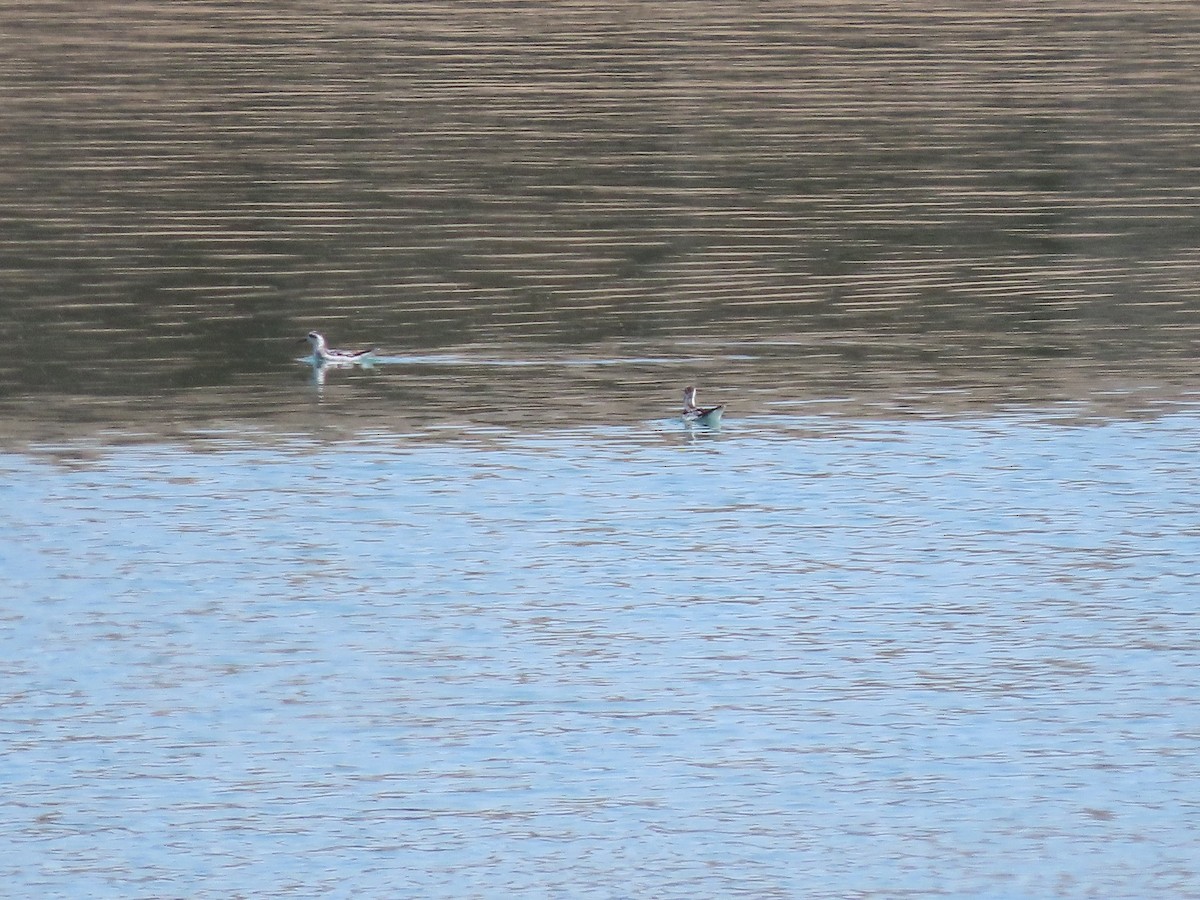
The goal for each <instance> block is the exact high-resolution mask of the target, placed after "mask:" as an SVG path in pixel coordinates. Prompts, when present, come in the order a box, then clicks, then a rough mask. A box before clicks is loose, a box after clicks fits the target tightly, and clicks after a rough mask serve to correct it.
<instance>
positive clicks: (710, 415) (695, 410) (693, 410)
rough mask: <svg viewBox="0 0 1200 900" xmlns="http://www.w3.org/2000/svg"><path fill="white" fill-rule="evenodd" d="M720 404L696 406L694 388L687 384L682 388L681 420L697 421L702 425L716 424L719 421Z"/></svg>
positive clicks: (721, 409)
mask: <svg viewBox="0 0 1200 900" xmlns="http://www.w3.org/2000/svg"><path fill="white" fill-rule="evenodd" d="M723 412H725V407H724V405H722V406H707V407H705V406H697V405H696V389H695V388H694V387H692V386H691V385H688V386H687V387H685V388H684V389H683V421H685V422H699V423H700V424H702V425H716V424H717V423H718V422H720V421H721V413H723Z"/></svg>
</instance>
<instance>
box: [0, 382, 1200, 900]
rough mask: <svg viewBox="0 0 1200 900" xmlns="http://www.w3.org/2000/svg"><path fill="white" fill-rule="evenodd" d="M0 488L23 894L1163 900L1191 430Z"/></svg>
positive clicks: (1194, 881) (612, 454) (317, 460)
mask: <svg viewBox="0 0 1200 900" xmlns="http://www.w3.org/2000/svg"><path fill="white" fill-rule="evenodd" d="M1077 413H1078V410H1077V409H1076V408H1074V407H1067V406H1063V407H1055V408H1049V409H1042V410H1037V409H1014V410H1012V411H1009V412H1005V411H997V412H993V413H990V414H986V413H981V414H978V415H971V416H962V417H951V416H941V417H939V416H932V415H909V416H896V417H892V418H870V417H865V416H860V417H853V416H835V415H829V416H826V415H802V416H801V415H791V414H788V415H755V416H744V417H741V418H738V417H735V416H731V418H730V421H729V422H728V424H727V425H726V426H725V428H724V429H723V430H721V431H719V432H708V431H687V430H685V429H684V428H683V427H682V426H681V425H679V424H677V423H676V422H674V421H668V420H656V419H651V420H648V421H643V422H637V421H632V422H629V423H628V424H614V425H597V426H579V427H566V428H561V429H557V430H556V429H540V430H539V429H516V428H507V429H506V428H503V427H496V428H486V429H485V428H480V429H476V430H475V431H462V430H459V431H454V432H451V433H447V434H446V435H445V436H444V437H438V436H437V435H436V434H434V435H429V434H426V435H423V436H412V435H404V434H399V433H394V432H389V431H387V430H377V431H370V430H359V431H357V432H354V433H348V434H342V435H341V436H339V437H337V438H336V439H324V438H322V437H320V435H319V434H318V433H317V432H312V433H309V434H296V435H293V436H282V437H281V436H279V435H277V434H275V435H272V434H267V433H265V432H264V433H262V434H256V433H253V432H251V433H249V434H237V433H233V432H229V433H220V432H211V433H208V434H206V435H203V436H193V437H192V438H191V439H189V440H180V441H176V442H172V441H167V440H164V439H162V438H161V437H160V438H152V439H140V442H139V439H136V438H125V437H122V436H121V435H118V434H109V435H100V436H97V437H96V438H94V439H92V440H84V439H79V440H76V441H65V442H63V443H61V444H58V445H56V446H50V445H40V446H39V445H32V446H30V447H28V448H27V449H26V451H25V452H17V451H16V450H10V451H8V452H5V453H4V454H3V455H2V456H0V505H2V506H3V509H4V510H5V528H4V530H3V532H0V596H2V597H3V603H2V607H0V615H2V619H0V624H2V627H0V666H2V673H3V680H2V682H0V684H2V685H3V696H2V699H3V702H2V704H0V734H2V735H3V753H0V776H2V779H3V784H4V786H5V789H4V795H3V800H2V801H0V803H2V806H3V816H2V817H0V821H2V822H3V824H2V825H0V832H2V840H0V879H2V880H3V884H4V885H5V893H6V894H8V895H10V896H30V897H32V896H37V897H88V896H94V897H168V896H169V897H176V896H177V897H230V896H272V897H283V896H294V897H311V896H344V897H398V896H404V897H490V896H504V895H514V894H515V895H521V896H562V897H567V896H571V897H574V896H581V897H632V896H642V897H650V896H653V897H704V896H711V897H722V896H747V897H897V896H920V897H930V896H949V897H1049V896H1055V897H1095V896H1103V897H1131V898H1132V897H1138V898H1147V897H1172V898H1175V897H1184V896H1196V895H1197V891H1198V890H1200V888H1198V885H1200V860H1198V856H1197V852H1196V847H1197V846H1198V842H1200V826H1198V825H1197V822H1198V821H1200V792H1198V791H1197V789H1196V785H1197V783H1200V754H1198V753H1197V749H1198V747H1197V743H1198V739H1200V620H1198V618H1197V612H1196V610H1197V596H1198V591H1197V585H1198V583H1200V578H1198V574H1200V573H1198V568H1200V564H1198V563H1197V559H1200V507H1198V505H1197V502H1196V498H1197V497H1198V496H1200V474H1198V470H1197V466H1196V451H1197V446H1198V441H1197V438H1196V435H1197V434H1198V433H1200V414H1198V413H1197V411H1196V409H1195V408H1194V407H1189V406H1188V405H1186V404H1179V406H1178V407H1177V409H1176V411H1173V412H1172V411H1166V412H1160V413H1157V414H1155V415H1153V416H1150V417H1146V418H1143V419H1133V418H1124V419H1117V418H1113V419H1110V418H1085V417H1083V416H1080V415H1078V414H1077Z"/></svg>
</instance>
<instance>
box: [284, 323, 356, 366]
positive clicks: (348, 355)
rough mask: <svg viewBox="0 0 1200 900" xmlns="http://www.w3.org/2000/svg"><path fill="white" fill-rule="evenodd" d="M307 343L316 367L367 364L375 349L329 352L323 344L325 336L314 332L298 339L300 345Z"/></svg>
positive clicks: (325, 344)
mask: <svg viewBox="0 0 1200 900" xmlns="http://www.w3.org/2000/svg"><path fill="white" fill-rule="evenodd" d="M305 341H308V343H309V345H310V346H311V347H312V351H313V361H314V362H315V363H317V364H318V365H324V364H327V363H332V364H334V365H337V364H342V365H347V364H349V365H353V364H354V363H364V362H368V361H369V360H370V358H371V357H372V356H373V355H374V353H375V348H374V347H372V348H371V349H369V350H331V349H330V348H329V345H328V344H327V343H325V336H324V335H323V334H321V333H319V332H316V331H310V332H309V333H308V335H307V336H306V337H302V338H300V341H299V342H300V343H301V344H303V343H304V342H305Z"/></svg>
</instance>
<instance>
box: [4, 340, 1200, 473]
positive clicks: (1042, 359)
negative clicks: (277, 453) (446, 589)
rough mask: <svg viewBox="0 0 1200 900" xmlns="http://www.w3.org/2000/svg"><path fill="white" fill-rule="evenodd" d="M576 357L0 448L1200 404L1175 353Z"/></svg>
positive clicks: (1124, 415)
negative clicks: (701, 417) (694, 414)
mask: <svg viewBox="0 0 1200 900" xmlns="http://www.w3.org/2000/svg"><path fill="white" fill-rule="evenodd" d="M584 349H585V348H571V349H570V350H564V351H562V352H561V353H558V354H554V355H550V354H541V355H538V356H532V355H531V356H528V357H526V358H524V359H521V358H519V357H518V356H517V355H516V354H515V353H513V352H512V350H511V348H510V349H509V351H508V352H509V356H508V357H505V355H504V351H503V350H498V349H495V348H493V349H492V350H489V351H487V352H484V351H483V350H481V349H480V348H478V347H472V348H470V350H469V351H467V350H464V351H462V352H457V353H446V354H440V355H438V354H429V355H425V356H423V357H416V356H414V357H411V359H412V360H413V361H412V362H410V363H409V364H401V363H400V362H394V363H393V364H383V365H379V366H377V367H375V368H373V369H371V370H367V371H360V370H357V369H354V370H349V369H348V370H338V371H336V372H334V373H332V374H333V377H330V378H328V380H327V383H326V384H325V385H324V386H323V387H322V388H321V389H320V391H319V392H316V393H314V391H313V389H312V383H311V380H310V378H311V373H310V372H307V371H306V370H305V368H304V367H302V366H296V367H295V369H296V371H293V370H292V369H291V368H288V367H283V366H281V367H278V368H276V369H273V370H271V371H269V372H265V373H264V372H261V371H258V372H253V373H244V374H243V375H242V376H240V377H237V376H236V375H235V376H233V377H231V378H230V379H229V380H228V381H227V382H226V383H224V384H221V385H215V386H211V387H197V388H189V389H170V390H164V391H162V392H161V393H158V394H152V393H147V394H143V395H140V396H133V395H129V396H124V395H106V394H101V393H97V394H92V395H86V394H79V393H73V394H70V393H62V392H53V391H45V392H39V393H36V394H32V393H31V394H27V395H25V396H24V397H23V398H13V397H12V394H11V393H10V395H9V399H8V400H6V401H3V402H0V411H2V414H3V416H4V421H5V428H4V431H3V435H2V436H0V449H3V450H9V451H15V452H26V451H28V450H30V449H35V452H36V448H38V447H45V446H53V445H56V444H71V443H73V442H79V441H83V442H90V443H97V444H100V445H107V444H110V443H111V444H120V443H129V442H136V443H141V442H147V443H149V442H155V441H176V440H184V441H191V440H199V441H204V440H206V439H209V438H211V437H214V436H215V437H217V438H219V439H230V440H236V439H238V437H239V436H240V435H244V436H245V437H246V438H247V439H250V440H258V439H268V440H269V439H271V438H272V437H273V436H275V437H289V436H290V437H305V436H307V437H312V438H318V439H338V438H340V437H353V436H355V435H360V434H364V433H368V432H384V433H389V434H395V435H403V436H405V437H406V438H407V437H411V438H413V439H419V438H421V437H425V438H429V439H434V440H449V439H453V438H454V437H455V436H456V435H462V436H471V435H478V434H479V433H480V429H484V430H486V429H502V430H504V431H505V432H522V433H536V432H538V431H544V430H552V429H560V428H575V427H582V428H588V427H595V426H639V425H645V426H646V427H647V428H655V427H658V425H657V424H656V423H661V422H670V421H673V420H674V419H675V418H676V417H677V413H678V410H677V409H676V407H677V406H678V399H677V396H676V394H677V391H678V389H679V385H680V384H682V383H684V382H685V381H691V380H696V381H699V382H700V383H702V384H704V385H705V388H706V391H707V393H708V394H709V395H713V396H719V397H720V399H721V400H722V401H723V402H725V403H726V404H727V406H728V407H729V411H728V423H729V424H730V425H732V426H734V428H736V427H737V426H738V424H739V423H742V424H745V423H748V422H758V423H760V424H761V423H762V421H763V420H764V419H766V418H769V417H772V416H784V417H792V418H795V417H806V416H819V417H823V418H849V419H860V420H880V421H885V420H890V419H896V418H903V417H929V418H947V417H951V418H953V417H967V418H970V417H981V416H983V417H985V416H990V415H996V414H1009V413H1022V414H1030V415H1042V414H1047V415H1054V416H1057V417H1065V418H1069V419H1076V420H1078V421H1081V422H1084V421H1088V420H1097V419H1146V420H1152V419H1155V418H1158V417H1160V416H1163V415H1167V414H1170V413H1172V412H1177V411H1180V410H1193V409H1196V408H1198V407H1200V374H1197V373H1196V371H1195V366H1194V360H1193V359H1192V357H1191V355H1190V354H1188V353H1184V352H1179V353H1175V354H1160V355H1158V356H1155V357H1149V358H1146V359H1140V360H1127V361H1121V362H1113V361H1111V360H1098V359H1086V358H1078V357H1072V356H1052V355H1048V354H1038V353H1025V354H1023V355H1014V354H1013V353H1011V352H1009V351H1008V350H1004V349H1002V348H997V349H994V350H992V351H991V352H984V351H981V350H977V351H976V352H975V353H974V354H973V355H972V354H967V353H965V352H964V353H961V354H949V353H945V354H940V353H935V352H926V351H924V350H922V349H921V348H919V347H918V348H908V349H904V348H902V347H900V346H898V345H896V344H895V343H894V342H893V343H891V344H887V343H885V342H884V341H882V340H881V341H879V342H878V344H876V345H875V346H870V345H868V346H865V347H859V348H856V352H848V348H847V347H840V348H828V347H827V346H823V345H820V344H812V343H808V342H804V343H803V344H800V343H784V342H780V343H774V344H772V343H764V344H757V345H753V346H752V345H749V344H746V345H742V344H736V345H728V346H722V347H713V348H709V349H711V350H713V351H714V352H711V353H704V352H699V351H701V350H702V348H701V347H699V346H690V347H687V348H680V349H682V350H685V351H686V352H685V353H681V354H680V355H679V356H678V357H675V358H674V360H672V357H671V356H670V355H669V354H667V353H666V352H663V348H661V347H660V348H657V349H658V352H655V353H651V352H649V351H648V350H647V348H644V347H640V348H638V352H637V353H636V354H631V355H630V358H629V359H628V361H627V362H622V361H621V360H620V358H619V357H618V356H617V355H615V354H614V353H613V352H612V351H613V348H611V347H605V348H601V349H602V352H599V353H593V354H589V353H587V352H584ZM589 359H591V360H593V361H594V364H592V363H589ZM472 360H473V361H472ZM306 382H307V385H306Z"/></svg>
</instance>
